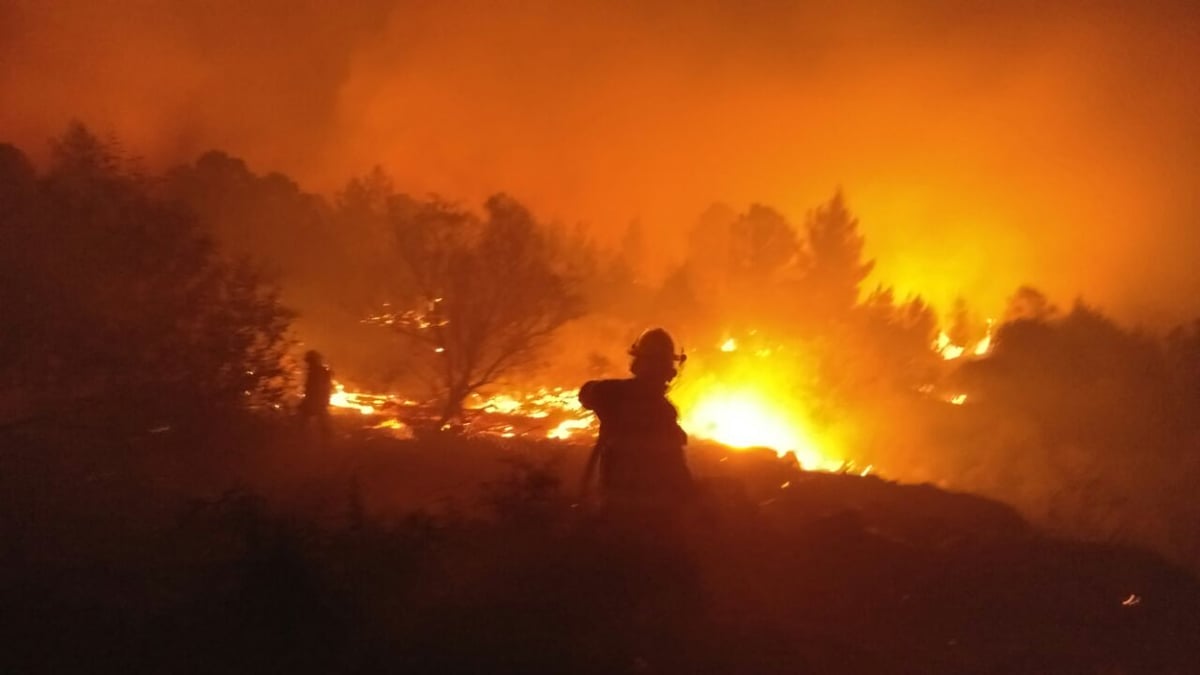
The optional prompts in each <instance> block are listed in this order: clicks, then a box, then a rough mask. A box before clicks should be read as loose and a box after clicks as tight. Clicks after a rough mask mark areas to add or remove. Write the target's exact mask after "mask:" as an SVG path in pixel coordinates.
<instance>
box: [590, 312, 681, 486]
mask: <svg viewBox="0 0 1200 675" xmlns="http://www.w3.org/2000/svg"><path fill="white" fill-rule="evenodd" d="M629 355H630V356H631V357H632V361H631V363H630V366H629V370H630V372H631V373H633V377H632V378H627V379H620V380H593V381H591V382H588V383H586V384H584V385H583V387H581V388H580V390H579V402H580V403H581V404H583V407H585V408H587V409H588V410H591V411H593V412H595V413H596V417H597V418H599V420H600V433H599V438H598V440H597V441H596V446H595V448H594V449H593V450H592V454H591V457H589V458H588V462H587V468H586V469H585V470H584V475H583V491H584V493H585V494H587V493H588V492H589V491H590V488H591V484H592V481H593V477H594V474H595V473H596V469H597V466H598V467H599V474H600V488H601V494H602V496H603V499H604V503H605V505H606V506H609V507H617V508H634V509H637V508H640V507H644V508H650V509H653V508H656V507H670V506H673V505H678V504H680V503H682V502H683V501H685V500H687V499H688V498H689V497H691V495H692V489H693V486H692V476H691V472H690V471H689V470H688V466H687V460H686V459H685V457H684V446H685V445H686V444H687V434H686V433H685V432H684V431H683V429H682V428H681V427H680V426H679V413H678V411H676V409H675V406H674V405H672V404H671V402H670V401H668V400H667V388H668V386H669V385H670V383H671V381H672V380H673V379H675V376H676V375H677V374H678V371H677V370H676V364H678V363H682V362H683V361H684V360H685V358H686V357H685V356H684V355H683V354H676V353H675V341H674V340H672V339H671V336H670V335H669V334H668V333H667V332H666V331H665V330H663V329H661V328H654V329H651V330H647V331H646V332H644V333H642V335H641V336H640V337H638V339H637V341H636V342H634V343H633V346H632V347H630V348H629Z"/></svg>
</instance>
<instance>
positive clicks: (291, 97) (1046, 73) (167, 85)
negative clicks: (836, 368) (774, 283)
mask: <svg viewBox="0 0 1200 675" xmlns="http://www.w3.org/2000/svg"><path fill="white" fill-rule="evenodd" d="M343 4H345V5H347V6H349V5H353V8H352V9H348V8H346V7H343V6H342V5H343ZM1047 4H1048V3H1035V2H1012V3H980V5H979V8H971V7H968V6H966V3H959V2H948V1H947V2H931V1H928V0H924V1H919V2H905V3H894V4H893V6H892V7H888V6H886V5H883V4H880V3H862V2H830V3H813V2H809V3H791V2H787V3H785V2H768V1H753V0H750V1H741V2H737V1H728V2H715V1H708V2H704V1H699V0H696V1H693V2H678V3H661V2H539V1H534V0H524V1H520V2H518V1H513V2H474V3H470V2H407V3H406V2H395V1H383V0H373V1H372V2H358V3H335V2H316V1H311V0H310V1H309V2H285V1H282V0H270V1H267V2H254V3H244V2H234V1H232V0H217V1H210V2H183V1H180V2H151V1H126V2H116V1H110V2H104V3H97V2H87V1H83V0H59V1H57V2H53V3H47V2H39V1H37V0H0V100H2V101H3V105H0V139H7V140H11V141H15V142H17V143H18V144H19V145H21V146H22V147H24V148H26V149H27V150H29V151H31V152H32V153H33V154H35V156H36V155H37V153H38V152H40V151H42V149H43V148H44V140H45V139H46V138H47V137H49V136H51V135H53V134H54V133H56V132H58V131H59V130H61V129H62V128H63V127H64V126H65V124H66V122H67V120H68V119H70V118H72V117H77V118H80V119H82V120H84V121H85V122H87V123H88V124H90V125H91V126H93V127H94V128H96V129H98V130H100V131H103V132H111V133H113V134H115V135H116V136H117V137H119V138H120V139H122V140H123V141H124V143H125V145H126V146H127V147H128V148H129V149H130V150H131V151H133V152H135V153H138V154H141V155H143V156H145V157H146V159H147V161H148V162H150V163H152V164H156V165H157V164H163V163H166V162H170V161H177V160H181V159H187V158H191V157H192V156H194V155H195V154H197V153H199V152H200V151H203V150H205V149H208V148H211V147H219V148H222V149H225V150H227V151H229V152H231V153H234V154H237V155H241V156H243V157H245V158H246V159H247V160H248V161H249V162H250V163H251V165H252V166H254V167H255V168H256V169H259V170H268V169H277V170H281V171H284V172H286V173H288V174H290V175H292V176H294V177H296V178H297V179H298V180H299V181H300V182H301V183H302V184H304V185H305V186H307V187H309V188H312V189H316V190H322V191H330V190H332V189H335V188H336V187H337V185H339V184H340V183H341V182H343V181H344V180H345V179H346V178H347V177H348V176H350V175H352V174H355V173H360V172H363V171H365V170H367V169H369V168H370V167H371V166H372V165H373V164H376V163H378V164H382V165H383V166H385V167H386V168H387V169H388V170H389V171H390V172H392V173H393V174H394V176H395V178H396V183H397V185H398V186H400V187H401V188H402V189H406V190H409V191H413V192H418V193H420V192H427V191H436V192H440V193H442V194H445V195H447V196H452V197H457V198H462V199H468V200H473V201H474V200H478V199H480V198H481V197H482V196H483V195H485V194H487V193H489V192H492V191H497V190H505V191H508V192H511V193H512V194H514V195H515V196H517V197H518V198H521V199H523V200H525V201H527V202H529V203H530V204H531V205H533V206H534V208H535V209H536V210H537V211H538V212H539V213H541V214H542V215H544V216H547V217H554V218H559V219H561V220H564V221H568V222H574V221H584V222H587V223H589V224H591V225H592V226H593V227H594V228H596V230H597V231H598V232H617V231H619V230H620V229H621V228H623V227H624V226H625V224H626V223H627V222H629V221H630V220H632V219H633V218H640V220H641V221H642V223H643V224H644V225H645V226H646V228H647V229H649V230H652V231H654V232H655V233H657V234H658V237H659V241H660V242H662V243H663V244H664V246H663V248H664V249H665V250H668V251H670V250H673V249H674V246H673V245H674V244H676V243H678V241H679V237H680V233H681V232H682V231H684V230H685V229H686V227H687V226H688V224H689V223H690V222H691V221H692V220H694V219H695V217H696V216H697V215H699V213H700V212H701V211H703V209H704V208H705V207H706V206H707V205H708V204H709V203H710V202H712V201H714V200H721V201H725V202H727V203H729V204H731V205H733V206H734V207H736V208H739V209H740V208H744V207H745V206H746V205H747V204H748V203H750V202H753V201H758V202H764V203H767V204H771V205H774V206H776V207H778V208H779V209H781V210H782V211H784V212H785V213H786V214H788V215H789V216H791V217H792V218H793V219H794V220H795V221H800V220H802V218H803V215H804V212H805V211H806V210H807V209H808V208H810V207H812V206H813V205H815V204H816V203H817V202H819V201H820V200H822V199H824V198H826V197H828V196H829V195H830V194H831V193H832V191H833V190H834V188H835V187H836V186H838V185H841V186H843V187H844V188H845V190H846V192H847V195H848V197H849V200H850V203H851V206H852V207H853V208H854V209H855V210H856V211H857V212H858V214H859V215H860V217H861V220H862V227H863V230H864V232H865V233H866V236H867V245H868V250H869V253H870V254H871V255H874V256H875V257H877V258H878V266H877V274H876V276H877V277H878V279H879V280H882V281H884V282H889V283H894V284H897V285H898V286H899V287H900V288H901V289H903V290H915V291H921V292H924V293H926V294H927V295H929V296H931V297H932V298H933V299H934V300H935V301H936V302H938V303H939V304H942V305H945V304H946V303H947V302H948V301H949V299H950V298H952V297H953V296H954V295H955V294H958V293H962V294H964V295H966V296H967V297H968V298H969V299H971V300H972V301H973V302H975V303H976V304H977V305H979V306H980V307H981V308H983V309H985V310H986V311H988V312H994V311H998V309H999V307H1000V306H1001V305H1002V301H1003V298H1004V297H1005V296H1007V295H1008V294H1010V293H1011V291H1012V290H1013V288H1014V287H1015V286H1016V285H1017V284H1019V283H1022V282H1027V281H1028V282H1032V283H1034V284H1035V285H1038V286H1040V287H1043V288H1044V289H1046V290H1047V291H1048V292H1049V293H1050V294H1051V295H1052V296H1053V297H1055V298H1057V299H1059V300H1060V301H1064V302H1069V300H1070V299H1071V297H1072V296H1074V295H1076V294H1080V293H1082V294H1083V295H1084V297H1085V298H1087V299H1091V300H1094V301H1097V302H1100V303H1101V304H1103V305H1104V306H1106V307H1108V308H1110V309H1112V310H1114V311H1116V312H1118V313H1120V314H1122V315H1123V316H1125V317H1127V318H1137V319H1144V320H1151V321H1158V320H1175V319H1181V318H1183V317H1184V316H1186V315H1194V314H1197V313H1200V269H1198V267H1200V266H1198V265H1197V264H1196V263H1197V262H1200V260H1198V257H1200V254H1198V252H1200V222H1198V221H1200V217H1198V216H1197V214H1198V213H1200V198H1198V197H1197V194H1198V192H1200V191H1198V190H1197V187H1198V186H1197V185H1196V183H1197V178H1198V177H1200V133H1198V132H1200V114H1198V113H1200V72H1198V70H1200V68H1198V67H1197V66H1196V65H1195V64H1198V63H1200V18H1198V15H1197V13H1196V10H1192V9H1189V7H1188V5H1189V3H1185V2H1179V3H1140V4H1138V5H1137V7H1133V5H1134V4H1135V3H1122V4H1125V5H1129V7H1125V8H1121V7H1119V6H1118V4H1117V3H1086V4H1087V9H1083V8H1082V7H1083V4H1082V3H1081V4H1080V8H1078V9H1072V8H1063V7H1062V6H1061V5H1060V7H1059V8H1058V9H1053V10H1048V9H1046V7H1045V5H1047ZM1055 4H1059V3H1055ZM1102 4H1111V5H1112V6H1111V7H1107V8H1104V7H1102ZM251 5H252V6H251ZM999 5H1003V8H998V7H997V6H999Z"/></svg>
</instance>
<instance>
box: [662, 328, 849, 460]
mask: <svg viewBox="0 0 1200 675" xmlns="http://www.w3.org/2000/svg"><path fill="white" fill-rule="evenodd" d="M747 337H749V338H752V339H751V340H750V342H761V338H759V337H758V336H757V335H756V334H753V333H752V334H751V335H749V336H747ZM743 342H747V341H746V340H743ZM804 366H805V364H804V362H803V360H802V359H801V358H800V357H799V355H798V354H795V353H790V352H789V350H787V349H785V348H784V347H782V346H780V345H767V344H750V345H748V346H744V345H742V344H739V342H738V341H737V340H735V339H734V338H728V339H727V340H725V341H724V342H723V343H721V344H720V345H719V346H718V347H717V349H716V350H715V351H712V350H698V351H696V352H693V353H692V354H690V355H689V360H688V364H687V371H688V372H686V373H684V375H683V377H682V378H681V379H680V380H679V383H678V386H677V387H676V388H675V389H674V390H673V391H672V393H671V398H672V400H673V401H674V402H675V404H676V406H678V407H679V409H680V413H681V424H682V426H683V428H684V429H685V430H687V432H688V433H689V434H691V435H693V436H696V437H699V438H705V439H708V440H713V441H716V442H718V443H722V444H724V445H728V446H731V447H734V448H754V447H763V448H771V449H773V450H775V451H776V452H778V453H779V454H780V455H783V454H785V453H788V452H791V453H794V454H795V456H796V459H797V460H799V462H800V465H801V466H802V467H803V468H805V469H808V470H821V471H837V470H839V469H841V468H843V467H844V466H845V461H844V459H843V458H842V457H840V456H839V455H838V453H837V452H835V451H834V450H833V449H832V448H831V447H830V442H829V441H828V439H822V438H820V436H819V434H818V433H816V431H815V430H814V428H813V426H812V425H811V423H810V422H809V420H808V419H807V411H808V410H809V409H810V406H809V405H808V402H807V401H806V400H805V394H804V387H803V382H804V380H805V377H804V375H803V372H804ZM697 371H698V372H697Z"/></svg>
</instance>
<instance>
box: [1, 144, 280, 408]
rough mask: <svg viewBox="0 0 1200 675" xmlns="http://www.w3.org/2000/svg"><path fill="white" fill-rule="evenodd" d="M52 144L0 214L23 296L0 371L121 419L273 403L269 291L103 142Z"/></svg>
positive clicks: (273, 308) (276, 344)
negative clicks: (15, 204)
mask: <svg viewBox="0 0 1200 675" xmlns="http://www.w3.org/2000/svg"><path fill="white" fill-rule="evenodd" d="M52 150H53V152H52V162H51V164H50V167H49V170H48V171H47V172H46V173H45V174H44V175H42V176H38V177H36V178H31V177H30V176H29V174H28V171H21V172H19V173H21V175H24V176H25V177H26V180H25V181H24V188H23V196H21V197H20V198H19V201H20V202H22V203H23V206H22V207H21V208H14V209H12V210H8V209H5V210H4V211H3V212H2V213H0V232H3V239H4V240H5V243H6V244H10V245H9V246H5V247H4V248H5V251H4V254H3V256H4V257H5V258H6V260H4V262H5V263H6V264H4V265H3V266H4V267H5V269H15V270H19V273H17V274H14V275H13V276H12V277H11V278H7V279H5V281H6V282H7V283H6V284H5V285H6V286H8V287H9V288H8V292H9V293H12V294H13V296H14V297H20V298H23V301H22V302H21V303H19V304H18V305H12V306H9V307H8V311H11V312H13V313H15V314H20V318H19V319H18V322H19V325H20V326H21V331H20V332H19V333H16V334H10V336H9V339H10V340H11V342H10V343H9V344H6V345H5V348H4V349H3V350H2V352H3V353H2V355H0V356H2V357H3V362H2V363H0V373H3V374H4V375H5V376H6V379H8V380H9V381H10V382H13V383H15V384H16V385H17V386H20V387H21V388H23V389H24V390H25V391H27V392H28V396H30V397H32V398H40V397H50V398H54V397H57V398H60V399H61V398H71V399H77V400H79V401H90V402H92V403H93V404H94V405H96V406H98V407H105V408H113V409H117V411H118V412H120V414H121V415H122V416H124V415H129V416H138V415H139V414H140V413H145V414H150V415H159V416H161V415H168V414H169V415H172V416H174V415H177V414H181V413H182V412H184V411H187V410H199V409H204V410H213V409H214V408H229V407H241V406H243V405H245V404H247V403H256V404H267V403H272V402H274V401H276V400H278V397H279V395H280V394H281V391H280V389H279V387H280V385H281V380H280V376H281V373H282V369H281V358H282V354H283V351H284V349H285V347H286V340H285V333H286V330H287V327H288V322H289V319H290V313H289V312H288V311H286V310H285V309H283V308H282V307H281V306H280V305H279V303H278V302H277V300H276V296H275V293H274V291H273V290H272V289H270V288H269V287H267V286H266V285H264V284H263V282H262V281H261V279H260V277H259V275H258V274H257V273H256V272H255V271H254V269H253V268H252V267H250V266H249V265H248V264H233V263H230V262H228V261H226V260H224V259H223V258H222V257H221V256H220V253H219V251H218V250H217V248H216V247H215V246H214V244H213V243H212V241H211V240H210V239H209V238H207V237H206V236H205V234H204V233H203V232H202V231H201V230H200V228H199V227H198V225H197V222H196V219H195V217H194V216H193V214H192V213H191V212H189V211H188V210H187V209H185V208H182V207H181V206H180V205H179V204H178V202H174V201H168V200H164V199H161V198H160V197H159V196H157V194H156V192H155V190H156V185H157V182H156V181H155V180H154V179H151V178H147V177H145V176H144V175H142V174H141V173H140V172H139V171H137V170H136V169H135V168H134V167H133V165H132V163H131V162H130V161H129V160H127V159H126V158H124V157H123V156H121V155H120V153H119V152H118V150H117V148H116V146H115V144H114V143H112V142H105V141H102V140H100V139H98V138H97V137H96V136H95V135H93V134H92V133H91V132H90V131H88V130H87V129H86V128H85V127H84V126H83V125H81V124H74V125H72V126H71V127H70V128H69V129H68V130H67V132H66V133H65V134H64V135H63V136H61V137H59V138H58V139H56V140H55V141H54V143H53V146H52ZM4 154H5V155H7V156H8V157H9V160H8V161H6V162H5V163H6V164H12V165H13V166H21V163H20V162H14V161H13V160H12V153H11V151H9V152H6V153H4ZM8 171H10V172H11V171H12V169H11V168H10V169H8ZM6 199H8V198H6ZM9 262H12V263H13V267H12V268H10V267H9V265H8V264H7V263H9ZM8 318H10V319H11V318H14V317H12V316H11V315H10V316H9V317H8Z"/></svg>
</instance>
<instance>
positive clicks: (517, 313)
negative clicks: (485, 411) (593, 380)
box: [374, 195, 582, 424]
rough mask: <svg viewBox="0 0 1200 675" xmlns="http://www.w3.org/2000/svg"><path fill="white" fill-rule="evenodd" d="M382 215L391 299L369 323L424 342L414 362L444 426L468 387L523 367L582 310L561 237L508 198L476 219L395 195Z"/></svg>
mask: <svg viewBox="0 0 1200 675" xmlns="http://www.w3.org/2000/svg"><path fill="white" fill-rule="evenodd" d="M387 218H388V224H389V225H390V227H391V228H392V233H393V235H394V237H395V245H394V249H393V251H394V255H395V258H394V260H395V263H396V265H395V268H394V272H393V275H394V276H393V278H394V281H395V284H394V286H393V289H394V299H393V301H392V303H391V304H390V306H389V308H388V311H386V312H384V313H383V314H382V315H380V316H378V317H375V319H374V320H375V321H376V322H379V323H385V324H387V325H389V326H391V327H392V328H394V329H395V330H396V331H398V332H399V333H400V334H401V335H403V336H404V337H406V338H407V339H409V340H410V341H412V342H414V343H416V344H418V345H421V346H422V347H423V348H422V349H421V350H419V351H416V352H415V356H414V358H415V360H416V362H415V363H414V364H413V365H414V367H415V368H417V369H419V370H421V372H423V373H424V376H425V378H426V379H427V381H429V382H430V383H431V384H432V385H433V386H434V388H435V391H436V393H437V395H438V397H439V399H440V400H441V402H442V404H443V414H442V423H443V424H445V423H446V422H449V421H450V420H453V419H455V418H457V417H458V416H459V415H461V413H462V407H463V402H464V400H465V399H466V397H467V396H468V395H470V394H471V393H472V392H474V391H476V390H478V389H479V388H480V387H483V386H486V385H488V384H490V383H492V382H495V381H496V380H497V379H499V378H501V377H503V376H505V375H507V374H510V373H512V372H513V370H514V369H516V368H519V367H521V366H525V365H529V364H530V363H531V362H532V361H533V360H534V359H535V358H536V357H537V356H538V354H539V351H540V350H541V349H542V348H543V347H544V346H545V345H546V343H547V341H548V340H549V338H550V337H551V336H552V335H553V334H554V332H555V331H556V330H557V329H558V328H559V327H560V326H562V325H563V324H564V323H566V322H567V321H568V320H570V319H572V318H574V317H576V316H578V315H580V313H581V312H582V302H581V298H580V296H579V294H578V280H579V277H578V273H577V271H576V268H575V267H574V266H573V264H572V262H573V261H572V260H571V259H570V257H568V256H566V255H565V252H566V251H567V250H568V248H567V246H565V245H564V241H563V240H562V239H561V238H557V237H555V236H553V235H552V233H551V232H550V230H549V229H548V228H547V227H546V226H544V225H542V224H540V223H538V222H537V221H536V220H534V218H533V216H532V214H531V213H530V212H529V211H528V209H526V208H525V207H524V206H522V205H521V204H520V203H518V202H517V201H516V200H514V199H512V198H510V197H508V196H505V195H496V196H493V197H491V198H490V199H488V200H487V202H486V203H485V205H484V215H483V217H479V216H477V215H476V214H474V213H471V212H470V211H467V210H465V209H463V208H461V207H459V206H457V205H455V204H451V203H449V202H445V201H442V200H439V199H436V198H434V199H430V200H427V201H418V200H415V199H412V198H409V197H407V196H403V195H397V196H394V197H393V198H391V199H390V200H388V204H387Z"/></svg>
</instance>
